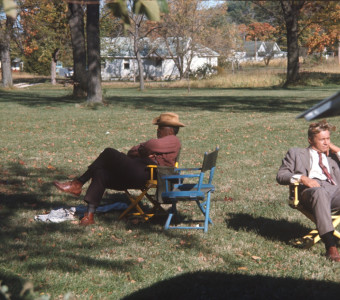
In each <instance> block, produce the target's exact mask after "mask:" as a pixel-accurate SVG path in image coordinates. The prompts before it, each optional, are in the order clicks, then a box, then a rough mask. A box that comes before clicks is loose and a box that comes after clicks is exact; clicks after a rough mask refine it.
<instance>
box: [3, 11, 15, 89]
mask: <svg viewBox="0 0 340 300" xmlns="http://www.w3.org/2000/svg"><path fill="white" fill-rule="evenodd" d="M12 26H13V20H12V19H11V18H10V17H7V18H6V27H5V28H4V30H3V32H2V34H0V56H1V75H2V86H3V87H6V88H7V87H12V86H13V78H12V69H11V55H10V41H11V34H10V32H11V30H12Z"/></svg>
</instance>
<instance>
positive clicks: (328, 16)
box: [300, 1, 340, 54]
mask: <svg viewBox="0 0 340 300" xmlns="http://www.w3.org/2000/svg"><path fill="white" fill-rule="evenodd" d="M339 12H340V3H339V1H315V2H314V3H309V2H308V3H306V5H305V6H304V8H303V12H302V18H301V25H300V26H301V27H302V28H304V30H303V32H302V33H301V37H300V42H301V44H302V45H303V46H305V47H306V48H307V49H308V53H309V54H311V53H314V52H317V53H320V54H321V53H323V52H324V49H326V48H329V49H333V50H335V48H336V47H337V46H338V45H337V44H338V39H339V37H340V13H339Z"/></svg>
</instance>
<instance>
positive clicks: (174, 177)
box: [162, 174, 200, 180]
mask: <svg viewBox="0 0 340 300" xmlns="http://www.w3.org/2000/svg"><path fill="white" fill-rule="evenodd" d="M198 177H200V175H199V174H184V175H166V176H162V179H164V180H168V179H182V178H198Z"/></svg>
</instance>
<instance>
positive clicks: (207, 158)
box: [199, 148, 219, 186]
mask: <svg viewBox="0 0 340 300" xmlns="http://www.w3.org/2000/svg"><path fill="white" fill-rule="evenodd" d="M218 150H219V148H216V150H215V151H213V152H211V153H207V152H206V153H204V159H203V163H202V168H201V176H200V179H199V186H200V185H201V184H202V183H203V179H204V174H205V172H207V171H210V174H209V180H208V183H209V184H211V182H212V180H213V177H214V172H215V167H216V161H217V155H218Z"/></svg>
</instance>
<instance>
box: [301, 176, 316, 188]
mask: <svg viewBox="0 0 340 300" xmlns="http://www.w3.org/2000/svg"><path fill="white" fill-rule="evenodd" d="M300 182H301V183H302V184H303V185H305V186H306V187H309V188H313V187H320V184H319V182H317V181H316V180H315V179H312V178H309V177H307V176H305V175H302V176H301V178H300Z"/></svg>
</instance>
